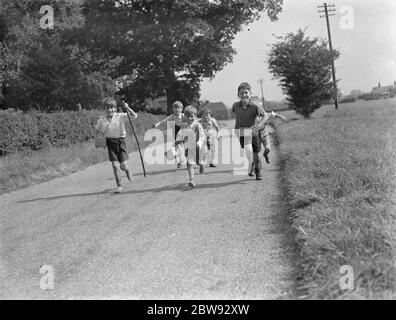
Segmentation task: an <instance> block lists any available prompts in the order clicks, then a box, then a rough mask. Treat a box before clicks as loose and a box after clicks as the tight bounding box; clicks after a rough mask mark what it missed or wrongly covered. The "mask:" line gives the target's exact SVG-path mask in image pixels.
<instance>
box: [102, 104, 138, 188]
mask: <svg viewBox="0 0 396 320" xmlns="http://www.w3.org/2000/svg"><path fill="white" fill-rule="evenodd" d="M103 104H104V106H105V109H106V114H105V115H104V116H102V117H100V118H99V120H98V123H97V124H96V127H95V129H96V130H97V131H98V132H102V133H103V134H104V136H105V137H106V145H107V150H108V156H109V161H110V162H111V165H112V167H113V172H114V178H115V181H116V184H117V189H116V190H115V192H116V193H120V192H122V190H123V187H122V184H121V177H120V172H119V169H118V166H117V162H119V164H120V168H121V170H122V171H125V173H126V175H127V178H128V180H129V181H131V180H132V172H131V169H130V168H129V167H128V164H127V160H128V159H129V156H128V151H127V146H126V143H125V137H126V134H127V133H126V130H125V121H127V120H128V115H127V113H121V112H117V102H116V100H115V99H114V98H112V97H109V98H106V99H104V100H103ZM123 105H124V108H125V110H126V111H127V112H129V113H130V114H132V116H133V117H134V118H135V119H136V118H137V114H136V113H135V112H134V111H133V110H132V109H131V108H129V107H128V104H127V103H126V102H123Z"/></svg>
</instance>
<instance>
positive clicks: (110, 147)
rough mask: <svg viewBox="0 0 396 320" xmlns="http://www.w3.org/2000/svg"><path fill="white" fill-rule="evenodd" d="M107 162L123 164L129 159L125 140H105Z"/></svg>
mask: <svg viewBox="0 0 396 320" xmlns="http://www.w3.org/2000/svg"><path fill="white" fill-rule="evenodd" d="M106 145H107V151H108V154H109V161H111V162H114V161H118V162H119V163H123V162H125V161H127V160H128V159H129V155H128V151H127V146H126V143H125V138H106Z"/></svg>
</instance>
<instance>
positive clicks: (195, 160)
mask: <svg viewBox="0 0 396 320" xmlns="http://www.w3.org/2000/svg"><path fill="white" fill-rule="evenodd" d="M184 115H185V122H184V123H182V126H181V129H180V131H179V132H178V134H177V136H176V145H182V146H183V147H184V148H185V155H186V158H187V170H188V175H189V181H188V186H189V187H192V188H194V187H195V182H194V181H193V180H194V164H197V165H199V173H203V172H204V167H203V164H201V163H200V153H201V152H200V151H201V148H202V146H203V144H204V143H205V138H206V136H205V132H204V130H203V128H202V125H201V124H200V123H199V122H198V121H197V109H196V108H194V107H193V106H187V107H186V109H185V110H184Z"/></svg>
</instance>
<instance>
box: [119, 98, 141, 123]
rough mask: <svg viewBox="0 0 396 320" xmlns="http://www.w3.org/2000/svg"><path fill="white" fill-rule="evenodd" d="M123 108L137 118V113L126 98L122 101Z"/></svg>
mask: <svg viewBox="0 0 396 320" xmlns="http://www.w3.org/2000/svg"><path fill="white" fill-rule="evenodd" d="M122 109H123V110H124V112H126V113H130V114H131V115H132V116H133V118H134V119H136V118H137V113H136V112H135V111H133V110H132V109H131V108H129V105H128V103H126V102H125V101H124V100H123V101H122Z"/></svg>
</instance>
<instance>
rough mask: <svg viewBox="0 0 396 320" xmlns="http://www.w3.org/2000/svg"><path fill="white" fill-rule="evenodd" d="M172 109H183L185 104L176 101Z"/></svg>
mask: <svg viewBox="0 0 396 320" xmlns="http://www.w3.org/2000/svg"><path fill="white" fill-rule="evenodd" d="M172 107H173V108H176V107H179V108H182V109H183V103H181V102H180V101H175V102H173V104H172Z"/></svg>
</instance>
